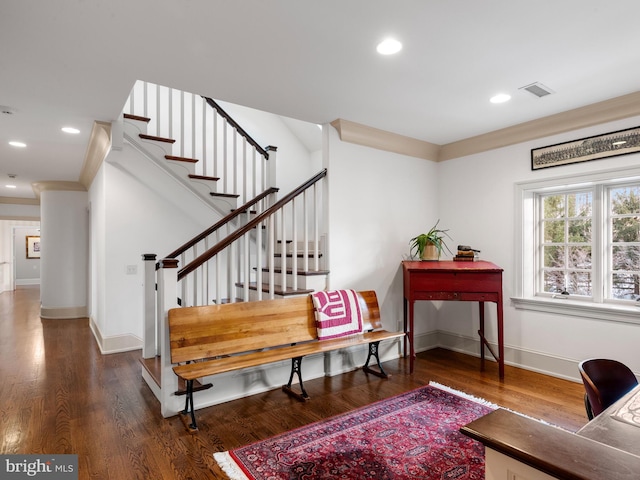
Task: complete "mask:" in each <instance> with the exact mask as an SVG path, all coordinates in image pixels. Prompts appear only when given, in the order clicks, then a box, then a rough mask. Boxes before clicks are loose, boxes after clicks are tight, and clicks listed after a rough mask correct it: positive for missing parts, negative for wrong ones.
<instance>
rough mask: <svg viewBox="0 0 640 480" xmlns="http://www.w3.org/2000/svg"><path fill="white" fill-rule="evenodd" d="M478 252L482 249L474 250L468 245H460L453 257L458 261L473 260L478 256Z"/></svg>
mask: <svg viewBox="0 0 640 480" xmlns="http://www.w3.org/2000/svg"><path fill="white" fill-rule="evenodd" d="M478 253H480V250H474V249H473V248H471V247H468V246H467V245H458V254H457V255H456V256H455V257H453V260H454V261H456V262H473V261H474V260H475V259H476V258H478Z"/></svg>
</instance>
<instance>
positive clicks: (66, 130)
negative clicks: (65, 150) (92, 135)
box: [62, 127, 80, 133]
mask: <svg viewBox="0 0 640 480" xmlns="http://www.w3.org/2000/svg"><path fill="white" fill-rule="evenodd" d="M62 131H63V132H64V133H80V130H78V129H77V128H73V127H62Z"/></svg>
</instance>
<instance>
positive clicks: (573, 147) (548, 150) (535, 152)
mask: <svg viewBox="0 0 640 480" xmlns="http://www.w3.org/2000/svg"><path fill="white" fill-rule="evenodd" d="M638 151H640V127H635V128H628V129H626V130H619V131H617V132H611V133H605V134H603V135H595V136H593V137H587V138H581V139H579V140H574V141H572V142H564V143H558V144H557V145H550V146H548V147H542V148H534V149H532V150H531V170H539V169H541V168H549V167H557V166H559V165H569V164H571V163H578V162H587V161H589V160H598V159H600V158H607V157H614V156H617V155H626V154H627V153H633V152H638Z"/></svg>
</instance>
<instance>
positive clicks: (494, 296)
mask: <svg viewBox="0 0 640 480" xmlns="http://www.w3.org/2000/svg"><path fill="white" fill-rule="evenodd" d="M413 299H414V300H459V301H462V302H497V301H498V293H496V292H414V294H413Z"/></svg>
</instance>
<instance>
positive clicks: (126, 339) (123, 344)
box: [89, 317, 142, 355]
mask: <svg viewBox="0 0 640 480" xmlns="http://www.w3.org/2000/svg"><path fill="white" fill-rule="evenodd" d="M89 327H90V328H91V332H93V337H94V338H95V339H96V343H97V344H98V348H99V349H100V353H102V354H103V355H109V354H111V353H120V352H129V351H131V350H142V339H141V338H139V337H137V336H135V335H133V334H124V335H113V336H110V337H105V336H103V335H102V332H101V331H100V328H99V327H98V325H97V324H96V323H95V321H94V319H93V317H91V318H89Z"/></svg>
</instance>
